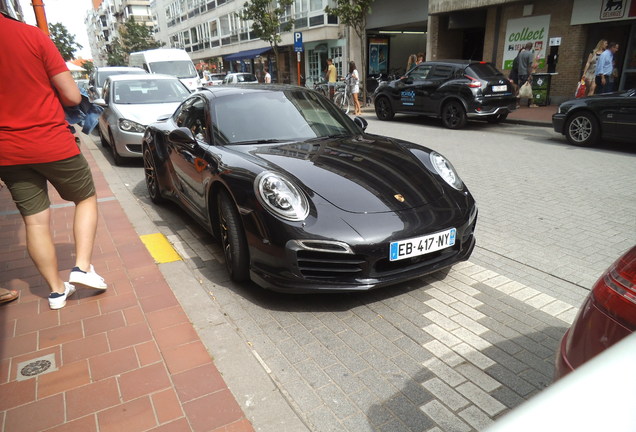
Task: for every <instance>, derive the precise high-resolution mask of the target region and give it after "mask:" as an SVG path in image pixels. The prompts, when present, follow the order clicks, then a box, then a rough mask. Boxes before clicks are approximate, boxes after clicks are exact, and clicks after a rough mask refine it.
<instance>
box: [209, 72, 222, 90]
mask: <svg viewBox="0 0 636 432" xmlns="http://www.w3.org/2000/svg"><path fill="white" fill-rule="evenodd" d="M223 78H225V74H224V73H213V74H208V76H207V79H206V82H205V86H206V87H207V86H215V85H221V84H222V83H223Z"/></svg>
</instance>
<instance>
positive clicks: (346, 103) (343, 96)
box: [333, 83, 353, 114]
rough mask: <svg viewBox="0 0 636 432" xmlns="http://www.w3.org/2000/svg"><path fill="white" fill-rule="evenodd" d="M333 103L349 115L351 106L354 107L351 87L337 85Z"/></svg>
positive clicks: (341, 84) (342, 84)
mask: <svg viewBox="0 0 636 432" xmlns="http://www.w3.org/2000/svg"><path fill="white" fill-rule="evenodd" d="M333 103H335V104H336V106H337V107H338V108H340V109H341V110H342V111H344V113H345V114H349V111H350V110H351V106H352V105H353V96H352V95H351V86H350V85H349V84H347V83H337V84H336V93H335V95H334V97H333Z"/></svg>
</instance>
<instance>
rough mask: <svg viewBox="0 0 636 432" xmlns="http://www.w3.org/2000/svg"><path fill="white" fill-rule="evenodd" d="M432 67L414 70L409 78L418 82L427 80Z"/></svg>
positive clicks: (424, 66) (425, 66)
mask: <svg viewBox="0 0 636 432" xmlns="http://www.w3.org/2000/svg"><path fill="white" fill-rule="evenodd" d="M432 67H433V66H431V65H422V66H419V67H417V68H416V69H413V70H412V71H411V73H410V74H409V78H412V79H413V80H416V81H421V80H425V79H426V77H428V74H429V72H430V71H431V68H432Z"/></svg>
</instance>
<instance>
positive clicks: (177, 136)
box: [168, 127, 196, 145]
mask: <svg viewBox="0 0 636 432" xmlns="http://www.w3.org/2000/svg"><path fill="white" fill-rule="evenodd" d="M168 139H169V140H170V141H172V142H176V143H179V144H188V145H193V144H196V140H195V139H194V135H192V132H191V131H190V129H188V128H185V127H180V128H178V129H175V130H173V131H172V132H170V133H169V134H168Z"/></svg>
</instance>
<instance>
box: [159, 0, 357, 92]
mask: <svg viewBox="0 0 636 432" xmlns="http://www.w3.org/2000/svg"><path fill="white" fill-rule="evenodd" d="M244 4H245V1H244V0H153V1H152V3H151V8H152V11H153V15H154V17H155V19H156V22H157V27H156V36H157V39H158V40H160V41H162V42H164V43H165V44H166V46H167V47H174V48H182V49H184V50H186V51H187V52H188V53H189V54H190V56H191V57H192V59H193V61H194V62H195V64H199V65H205V66H204V67H206V68H210V69H211V71H212V72H219V71H225V72H252V73H254V74H256V75H257V76H258V77H259V78H262V76H263V68H264V67H265V66H267V67H268V68H269V71H270V74H271V75H272V77H273V79H274V80H276V77H277V76H278V72H280V77H281V80H282V81H283V82H285V83H297V82H298V77H299V75H298V63H299V61H298V58H299V56H298V55H297V53H296V52H295V51H294V33H295V32H300V33H301V34H302V42H303V44H302V45H303V48H304V51H303V52H302V54H301V55H300V76H301V78H302V82H303V83H304V82H305V81H306V80H307V81H314V80H316V79H318V78H319V77H320V76H322V75H323V72H322V71H323V69H324V68H325V65H326V59H327V58H328V57H329V58H332V59H334V64H335V65H336V68H337V69H338V73H339V74H340V75H342V74H343V73H344V72H345V61H346V60H347V59H348V58H349V56H348V49H349V45H348V43H347V40H348V39H347V37H346V36H347V33H346V29H345V27H344V26H343V25H341V24H340V23H339V21H338V18H337V17H335V16H332V15H328V14H326V13H325V11H324V10H325V7H326V6H327V5H328V4H330V3H329V1H328V0H296V1H295V2H294V4H293V5H292V6H291V7H289V8H287V10H286V13H285V15H284V16H283V17H282V22H283V23H284V24H292V28H291V29H290V30H283V31H282V32H281V37H282V42H281V43H280V44H279V45H278V58H276V56H275V55H274V52H273V50H272V49H271V46H270V45H269V44H268V43H267V42H265V41H263V40H261V39H260V38H258V37H257V36H256V35H255V34H254V32H253V31H252V26H251V24H252V23H251V22H249V21H246V20H243V19H242V18H241V12H242V10H243V8H244ZM281 27H283V26H281ZM283 29H284V27H283Z"/></svg>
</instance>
